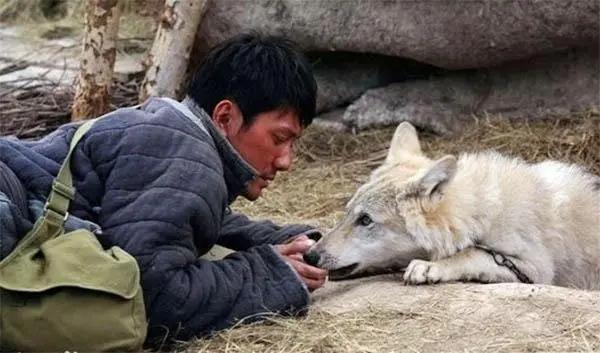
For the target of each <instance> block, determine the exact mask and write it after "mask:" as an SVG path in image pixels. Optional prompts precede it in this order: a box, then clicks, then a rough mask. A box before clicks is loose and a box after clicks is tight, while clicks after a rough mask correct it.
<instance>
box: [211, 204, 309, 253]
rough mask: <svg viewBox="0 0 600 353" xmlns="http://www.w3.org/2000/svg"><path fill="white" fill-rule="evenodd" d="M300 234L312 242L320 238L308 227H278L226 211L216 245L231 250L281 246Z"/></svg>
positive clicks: (269, 222) (265, 221) (300, 225)
mask: <svg viewBox="0 0 600 353" xmlns="http://www.w3.org/2000/svg"><path fill="white" fill-rule="evenodd" d="M300 234H305V235H307V236H308V237H309V238H311V239H313V240H318V239H319V238H320V237H321V233H320V232H319V231H318V230H317V229H315V228H313V227H311V226H308V225H302V224H294V225H286V226H279V225H276V224H275V223H273V222H271V221H268V220H264V221H252V220H250V219H249V218H248V217H246V216H245V215H243V214H239V213H233V212H231V211H228V212H227V213H226V214H225V215H224V217H223V223H222V225H221V234H220V236H219V239H218V243H219V245H223V246H225V247H228V248H230V249H233V250H246V249H248V248H250V247H252V246H256V245H262V244H282V243H285V242H287V241H289V240H290V239H291V238H293V237H295V236H297V235H300Z"/></svg>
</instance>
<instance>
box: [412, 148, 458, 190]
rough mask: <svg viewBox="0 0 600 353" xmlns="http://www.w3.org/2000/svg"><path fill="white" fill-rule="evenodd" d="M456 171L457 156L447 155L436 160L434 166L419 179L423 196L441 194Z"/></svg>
mask: <svg viewBox="0 0 600 353" xmlns="http://www.w3.org/2000/svg"><path fill="white" fill-rule="evenodd" d="M455 173H456V157H454V156H452V155H447V156H444V157H442V158H440V159H438V160H437V161H435V163H434V164H433V166H432V167H430V168H429V170H428V171H427V172H426V173H425V175H423V177H421V179H420V180H419V186H420V189H421V190H422V192H423V196H427V197H434V196H441V195H442V194H443V192H444V189H445V188H446V186H447V185H448V182H450V180H452V178H453V177H454V174H455Z"/></svg>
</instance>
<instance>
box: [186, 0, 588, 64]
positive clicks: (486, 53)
mask: <svg viewBox="0 0 600 353" xmlns="http://www.w3.org/2000/svg"><path fill="white" fill-rule="evenodd" d="M599 7H600V4H599V1H598V0H511V1H508V0H495V1H489V0H479V1H476V0H470V1H451V0H448V1H437V0H432V1H425V0H422V1H349V0H311V1H306V0H255V1H239V0H218V1H211V4H210V7H209V9H208V11H207V13H206V14H205V16H204V19H203V21H202V24H201V27H200V30H199V37H198V40H197V45H199V46H200V48H199V51H200V52H203V51H205V50H206V48H207V47H210V46H212V45H214V44H216V43H218V42H221V41H222V40H224V39H226V38H229V37H231V36H233V35H235V34H237V33H240V32H244V31H248V30H259V31H261V32H264V33H268V34H278V35H285V36H288V37H289V38H292V39H294V40H295V41H297V42H298V43H299V44H300V45H301V46H302V47H304V48H305V49H307V50H326V51H329V50H335V51H340V50H342V51H351V52H363V53H377V54H385V55H391V56H398V57H404V58H411V59H414V60H417V61H420V62H424V63H429V64H432V65H436V66H439V67H442V68H449V69H463V68H476V67H488V66H491V65H497V64H500V63H503V62H506V61H511V60H517V59H523V58H528V57H531V56H533V55H538V54H544V53H549V52H553V51H557V50H561V49H565V48H570V47H577V46H586V45H590V44H593V43H596V42H598V39H599V32H600V31H599V21H598V16H599Z"/></svg>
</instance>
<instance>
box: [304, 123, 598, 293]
mask: <svg viewBox="0 0 600 353" xmlns="http://www.w3.org/2000/svg"><path fill="white" fill-rule="evenodd" d="M478 245H479V246H484V247H487V248H490V249H493V250H494V251H496V252H498V253H501V254H503V255H505V256H506V257H507V258H508V259H510V260H511V261H512V262H513V263H514V264H515V265H516V267H517V269H518V270H519V271H520V272H522V273H523V274H525V275H526V276H527V277H528V278H529V279H531V280H532V281H533V282H535V283H546V284H555V285H560V286H567V287H577V288H585V289H600V178H599V177H597V176H595V175H592V174H590V173H587V172H586V171H584V170H583V169H582V168H580V167H577V166H575V165H567V164H564V163H560V162H556V161H545V162H541V163H537V164H530V163H526V162H525V161H523V160H521V159H517V158H509V157H505V156H503V155H500V154H498V153H496V152H483V153H476V154H464V155H461V156H460V158H458V160H457V159H456V158H455V157H454V156H445V157H443V158H441V159H439V160H431V159H429V158H427V157H426V156H425V155H423V153H422V152H421V147H420V144H419V140H418V137H417V133H416V130H415V129H414V127H413V126H412V125H410V124H409V123H406V122H405V123H402V124H400V125H399V126H398V128H397V129H396V132H395V135H394V137H393V139H392V143H391V146H390V150H389V152H388V156H387V158H386V160H385V162H384V163H383V164H382V165H381V166H380V167H379V168H377V169H376V170H375V171H374V172H373V173H372V175H371V177H370V180H369V181H368V182H367V183H366V184H364V185H363V186H361V187H360V188H359V189H358V191H357V192H356V194H355V195H354V196H353V198H352V199H351V200H350V202H349V203H348V205H347V213H346V216H345V217H344V219H342V220H341V221H340V222H339V223H338V224H337V225H336V226H335V227H334V229H333V230H332V231H331V232H330V233H329V234H328V235H326V236H325V237H324V238H323V239H322V240H321V241H320V242H318V243H317V244H316V245H315V246H314V247H313V249H312V251H314V253H316V254H318V255H319V260H318V265H319V266H321V267H323V268H327V269H329V270H332V271H333V272H332V273H333V274H335V273H336V272H337V273H340V272H343V273H344V275H349V274H352V273H357V272H359V271H361V270H364V269H367V268H371V269H372V268H385V267H390V266H400V267H406V266H407V267H406V270H405V273H404V280H405V281H406V282H408V283H411V284H421V283H437V282H447V281H469V280H474V281H481V282H516V281H519V279H518V277H517V275H516V274H515V273H514V272H513V271H511V270H509V269H508V268H507V267H506V266H500V265H498V264H497V263H496V262H495V261H494V259H493V257H492V256H491V255H490V254H489V253H488V252H486V251H484V250H482V249H480V248H477V247H476V246H478Z"/></svg>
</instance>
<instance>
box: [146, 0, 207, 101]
mask: <svg viewBox="0 0 600 353" xmlns="http://www.w3.org/2000/svg"><path fill="white" fill-rule="evenodd" d="M207 2H208V1H207V0H166V1H165V9H164V12H163V14H162V16H161V20H160V24H159V27H158V30H157V31H156V37H155V38H154V43H153V45H152V49H151V51H150V55H149V57H148V59H147V62H146V67H148V69H147V70H146V77H145V78H144V81H143V82H142V86H141V88H140V96H139V98H140V101H144V100H145V99H146V98H148V96H167V97H172V98H181V96H182V94H183V89H182V88H183V87H182V86H183V82H184V78H185V74H186V71H187V67H188V61H189V57H190V52H191V50H192V46H193V45H194V40H195V38H196V32H197V30H198V25H199V24H200V20H201V19H202V15H203V14H204V12H205V10H206V7H207V6H206V5H207Z"/></svg>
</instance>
